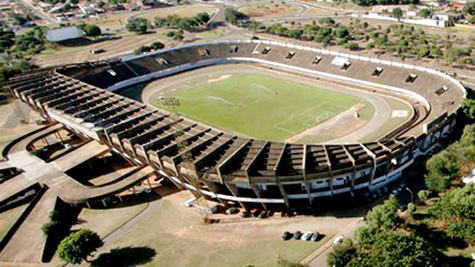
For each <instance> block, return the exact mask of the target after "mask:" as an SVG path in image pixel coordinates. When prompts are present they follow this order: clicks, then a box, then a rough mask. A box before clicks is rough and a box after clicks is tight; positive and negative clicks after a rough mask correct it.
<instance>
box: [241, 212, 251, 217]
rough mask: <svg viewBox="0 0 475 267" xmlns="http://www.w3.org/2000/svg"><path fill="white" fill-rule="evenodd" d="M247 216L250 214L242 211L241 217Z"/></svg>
mask: <svg viewBox="0 0 475 267" xmlns="http://www.w3.org/2000/svg"><path fill="white" fill-rule="evenodd" d="M249 215H250V212H249V211H248V210H243V212H242V213H241V217H243V218H246V217H249Z"/></svg>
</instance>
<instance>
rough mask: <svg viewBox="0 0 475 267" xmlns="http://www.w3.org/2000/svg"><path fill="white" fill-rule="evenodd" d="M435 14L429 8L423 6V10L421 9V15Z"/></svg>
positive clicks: (424, 16) (425, 16) (429, 15)
mask: <svg viewBox="0 0 475 267" xmlns="http://www.w3.org/2000/svg"><path fill="white" fill-rule="evenodd" d="M433 14H434V11H433V10H432V9H429V8H423V9H421V11H419V16H421V17H423V18H428V17H431V16H432V15H433Z"/></svg>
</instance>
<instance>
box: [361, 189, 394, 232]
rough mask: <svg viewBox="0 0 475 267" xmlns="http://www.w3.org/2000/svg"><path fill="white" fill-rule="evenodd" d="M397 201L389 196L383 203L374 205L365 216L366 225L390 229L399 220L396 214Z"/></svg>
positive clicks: (379, 228) (378, 228) (373, 227)
mask: <svg viewBox="0 0 475 267" xmlns="http://www.w3.org/2000/svg"><path fill="white" fill-rule="evenodd" d="M398 207H399V202H398V200H397V198H396V197H395V196H391V197H390V198H388V199H387V200H386V201H384V203H383V204H381V205H379V206H376V207H374V208H373V209H372V210H371V211H370V212H369V213H368V215H367V216H366V218H365V220H366V225H367V226H368V227H369V228H370V229H374V230H392V229H394V228H396V226H397V225H398V224H399V222H400V218H399V216H398V214H397V210H398Z"/></svg>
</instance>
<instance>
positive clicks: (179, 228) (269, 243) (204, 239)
mask: <svg viewBox="0 0 475 267" xmlns="http://www.w3.org/2000/svg"><path fill="white" fill-rule="evenodd" d="M159 201H161V202H162V204H161V206H160V208H159V209H158V210H156V211H154V212H153V213H152V214H150V216H149V217H148V218H146V219H145V220H143V221H141V222H140V223H139V224H138V225H136V226H135V227H134V228H133V229H132V230H131V231H130V232H128V233H127V234H126V235H124V236H123V237H121V238H120V239H118V240H116V241H114V242H113V243H109V244H107V245H106V246H105V248H103V249H101V250H102V251H107V250H108V249H111V248H127V247H143V246H145V247H148V248H151V249H153V250H155V252H156V255H155V257H153V258H152V259H151V261H150V262H149V263H147V264H144V265H141V266H149V267H203V266H206V267H223V266H226V267H244V266H248V265H253V266H256V267H275V266H277V259H278V257H282V258H284V259H287V260H290V261H292V262H298V261H300V260H302V259H303V258H305V257H306V256H307V255H309V254H310V253H311V252H312V251H314V250H316V249H317V248H318V247H320V246H321V245H322V244H324V243H325V242H327V241H328V240H329V239H330V238H331V236H326V237H325V238H324V239H322V240H320V241H319V242H305V241H300V240H299V241H295V240H291V241H286V242H284V241H281V240H280V232H279V233H277V234H275V235H272V237H266V238H264V237H261V236H260V235H259V233H258V232H255V233H253V232H247V231H245V230H242V231H243V232H242V233H238V232H237V231H236V230H234V229H228V228H229V227H232V225H228V224H217V225H207V226H206V225H203V223H202V221H201V217H200V215H199V214H198V213H197V212H194V211H189V210H185V209H184V208H183V204H182V203H176V201H173V202H172V201H170V200H168V199H161V200H159ZM248 226H249V228H251V229H253V231H256V229H257V228H256V226H254V225H252V224H248ZM235 227H236V228H239V229H245V227H244V226H243V225H240V224H236V225H235ZM92 229H93V230H94V228H92ZM192 229H195V230H192ZM263 229H266V227H265V226H264V227H263ZM194 231H195V232H194ZM264 232H265V231H264ZM249 236H256V238H255V239H254V238H249ZM266 236H267V235H266ZM233 237H234V241H231V240H233Z"/></svg>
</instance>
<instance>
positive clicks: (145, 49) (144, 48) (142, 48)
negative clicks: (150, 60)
mask: <svg viewBox="0 0 475 267" xmlns="http://www.w3.org/2000/svg"><path fill="white" fill-rule="evenodd" d="M150 51H152V48H151V47H150V46H146V45H142V46H140V47H139V48H137V49H135V50H134V54H136V55H140V54H143V53H147V52H150Z"/></svg>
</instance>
